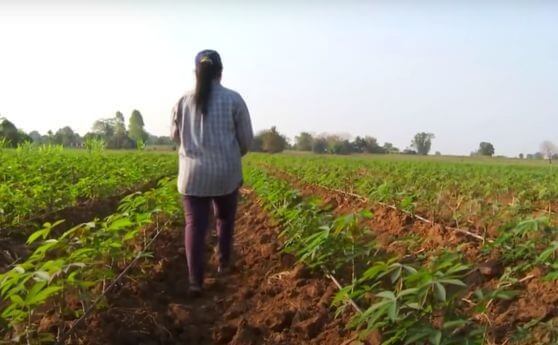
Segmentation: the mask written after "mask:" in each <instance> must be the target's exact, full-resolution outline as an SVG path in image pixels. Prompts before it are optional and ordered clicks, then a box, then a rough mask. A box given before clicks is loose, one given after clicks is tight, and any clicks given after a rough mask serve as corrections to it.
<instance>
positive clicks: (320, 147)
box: [312, 138, 327, 154]
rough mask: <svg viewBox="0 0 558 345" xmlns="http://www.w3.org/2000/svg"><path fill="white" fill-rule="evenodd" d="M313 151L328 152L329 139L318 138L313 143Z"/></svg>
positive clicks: (318, 152)
mask: <svg viewBox="0 0 558 345" xmlns="http://www.w3.org/2000/svg"><path fill="white" fill-rule="evenodd" d="M312 152H314V153H317V154H323V153H327V140H326V139H325V138H316V139H314V142H313V143H312Z"/></svg>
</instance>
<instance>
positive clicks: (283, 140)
mask: <svg viewBox="0 0 558 345" xmlns="http://www.w3.org/2000/svg"><path fill="white" fill-rule="evenodd" d="M435 137H436V136H435V135H434V134H433V133H428V132H419V133H417V134H415V136H414V137H413V138H411V143H410V145H409V146H408V147H407V148H405V149H403V150H400V149H399V148H397V147H395V146H394V145H393V144H392V143H389V142H385V143H384V144H383V145H380V143H379V142H378V140H377V139H376V138H375V137H373V136H368V135H367V136H364V137H361V136H357V137H356V138H354V139H352V140H350V139H348V138H345V137H343V136H340V135H335V134H322V135H312V134H311V133H309V132H301V133H300V134H299V135H297V136H295V137H294V141H293V142H292V143H290V141H289V139H288V138H287V136H285V135H283V134H281V133H279V131H278V130H277V128H276V127H271V128H270V129H266V130H263V131H260V132H259V133H257V135H256V136H255V137H254V142H253V145H252V151H255V152H268V153H278V152H282V151H284V150H296V151H307V152H314V153H317V154H328V153H329V154H341V155H347V154H352V153H374V154H410V155H428V154H429V153H430V151H431V148H432V141H433V140H434V139H435ZM495 153H496V150H495V148H494V145H493V144H492V143H490V142H487V141H483V142H481V143H480V144H479V147H478V148H477V149H476V150H475V151H473V152H471V156H486V157H492V156H494V154H495ZM435 154H436V155H441V153H440V152H435ZM518 158H520V159H545V158H546V159H548V160H549V162H550V163H552V160H558V146H556V145H554V144H553V143H552V142H550V141H548V140H545V141H544V142H542V143H541V145H540V150H539V151H538V152H536V153H533V154H527V155H524V154H523V153H521V154H520V155H519V156H518Z"/></svg>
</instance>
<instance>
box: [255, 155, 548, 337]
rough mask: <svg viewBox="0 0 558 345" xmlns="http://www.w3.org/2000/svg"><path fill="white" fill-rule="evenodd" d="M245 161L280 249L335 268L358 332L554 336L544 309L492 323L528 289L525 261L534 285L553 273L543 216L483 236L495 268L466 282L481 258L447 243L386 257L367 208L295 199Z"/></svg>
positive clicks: (285, 186)
mask: <svg viewBox="0 0 558 345" xmlns="http://www.w3.org/2000/svg"><path fill="white" fill-rule="evenodd" d="M246 163H247V164H246V174H245V180H246V182H247V183H248V184H249V185H250V186H251V187H252V188H253V189H254V190H255V192H256V194H257V195H258V197H259V198H260V199H261V200H262V201H263V202H264V204H265V205H266V206H265V207H266V209H267V210H268V212H270V213H271V214H272V215H273V216H274V217H275V218H276V219H278V220H279V221H280V224H281V226H282V228H283V232H282V233H281V238H282V240H283V241H284V249H285V250H286V251H288V252H290V253H293V254H295V255H296V256H297V257H298V258H299V260H300V261H302V262H304V263H305V264H307V265H309V266H310V267H316V268H318V267H319V268H322V269H324V270H325V271H326V272H327V273H332V274H334V275H336V276H338V277H341V279H342V281H344V284H345V285H346V287H345V288H344V289H342V290H341V291H340V292H339V293H338V294H337V296H336V298H335V299H334V302H333V304H334V306H335V307H336V308H337V309H338V312H339V313H341V312H343V311H344V310H345V309H346V308H347V306H349V305H350V303H348V302H349V301H350V300H353V301H356V303H357V304H358V305H359V306H361V308H362V311H360V312H357V313H355V315H354V317H353V318H352V320H351V322H350V323H349V326H350V327H353V328H355V329H358V330H360V332H361V336H362V337H365V336H367V335H369V334H370V333H371V332H378V334H381V338H382V343H383V344H500V343H504V342H506V341H510V340H511V339H516V340H518V341H520V340H519V339H523V340H522V341H523V342H518V343H522V344H527V343H532V342H530V341H533V340H532V337H531V333H532V331H533V329H537V331H538V332H540V330H541V329H544V330H545V332H546V333H545V334H546V336H547V337H548V338H549V339H554V340H556V339H558V334H557V333H556V332H552V331H551V330H548V329H547V328H548V327H546V326H547V324H545V322H546V321H548V320H547V315H548V314H546V313H542V316H541V317H540V318H537V319H535V318H534V319H532V320H527V321H525V320H522V321H521V322H517V323H516V321H514V322H513V324H512V323H511V322H508V321H503V322H500V323H498V322H492V320H494V319H495V318H496V317H498V316H499V315H500V314H502V313H503V312H504V311H505V310H506V308H507V307H509V306H510V305H511V306H514V307H515V306H521V302H520V299H522V298H524V297H525V296H526V295H528V291H525V290H524V289H525V285H524V283H525V282H526V281H527V280H528V279H533V276H531V275H527V277H525V275H526V274H527V273H528V272H530V271H532V269H533V268H534V267H537V268H538V269H540V270H542V271H544V272H545V274H546V276H545V277H544V278H543V277H538V278H537V279H539V278H540V279H541V281H540V283H539V282H538V281H535V282H534V284H540V285H542V284H546V283H545V282H544V281H554V280H555V279H556V278H557V277H558V275H557V274H555V273H554V271H555V269H557V268H558V258H557V255H556V254H557V252H556V250H557V249H558V245H556V243H558V242H557V240H558V229H557V228H556V227H553V226H552V225H551V224H549V222H548V220H547V219H544V218H542V219H531V220H527V221H520V222H517V223H514V224H513V225H510V226H509V227H508V228H507V229H506V231H505V232H503V233H502V234H501V235H500V236H498V237H497V238H496V240H495V241H494V242H491V243H487V244H486V245H485V246H484V247H483V248H482V249H483V250H482V252H483V253H484V254H483V255H485V256H486V257H485V258H488V257H494V254H498V253H501V255H500V256H498V255H496V257H497V260H499V262H500V263H501V265H503V268H502V271H501V272H497V273H494V272H492V273H490V274H491V275H493V276H490V277H487V278H485V279H480V280H478V281H470V279H471V278H470V277H473V276H478V274H479V267H478V266H477V265H478V264H479V263H480V261H481V260H482V261H484V259H485V258H483V257H479V262H467V261H466V260H465V259H464V258H463V257H462V256H461V255H460V253H459V249H448V248H439V249H438V250H435V251H434V252H431V253H428V255H423V256H416V255H413V253H408V254H407V255H405V256H393V255H392V254H389V253H387V252H386V251H385V250H383V248H382V247H381V246H379V245H378V244H376V242H375V241H374V232H373V229H365V228H363V226H364V224H365V223H366V221H365V219H366V218H367V217H371V216H372V217H373V215H371V214H369V213H368V212H367V211H358V210H355V211H354V213H349V214H335V215H334V214H332V213H330V211H328V209H329V208H328V207H327V206H325V205H322V203H321V201H320V200H319V199H317V198H303V197H302V196H301V194H300V193H299V192H298V191H297V190H295V189H293V188H292V186H291V185H290V184H289V182H288V181H285V180H281V179H279V178H277V177H274V176H273V175H271V174H269V173H267V172H266V171H265V169H261V166H260V165H259V163H255V162H254V161H253V160H251V159H250V160H247V162H246ZM481 278H482V277H481ZM535 280H536V279H535ZM537 286H538V285H537ZM550 312H551V311H550ZM535 342H537V340H535Z"/></svg>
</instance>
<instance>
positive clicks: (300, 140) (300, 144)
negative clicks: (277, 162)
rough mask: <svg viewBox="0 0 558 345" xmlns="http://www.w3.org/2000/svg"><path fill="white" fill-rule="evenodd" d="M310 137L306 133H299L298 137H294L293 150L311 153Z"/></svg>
mask: <svg viewBox="0 0 558 345" xmlns="http://www.w3.org/2000/svg"><path fill="white" fill-rule="evenodd" d="M313 140H314V139H313V138H312V135H311V134H310V133H308V132H301V133H300V135H298V136H296V137H295V145H294V146H295V147H294V148H295V150H298V151H312V142H313Z"/></svg>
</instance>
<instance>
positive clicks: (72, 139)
mask: <svg viewBox="0 0 558 345" xmlns="http://www.w3.org/2000/svg"><path fill="white" fill-rule="evenodd" d="M54 143H55V144H59V145H62V146H64V147H76V146H78V145H79V144H80V143H81V138H80V136H79V134H77V133H75V132H74V131H73V130H72V129H71V128H70V127H69V126H66V127H63V128H60V129H59V130H58V131H56V133H55V134H54Z"/></svg>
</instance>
